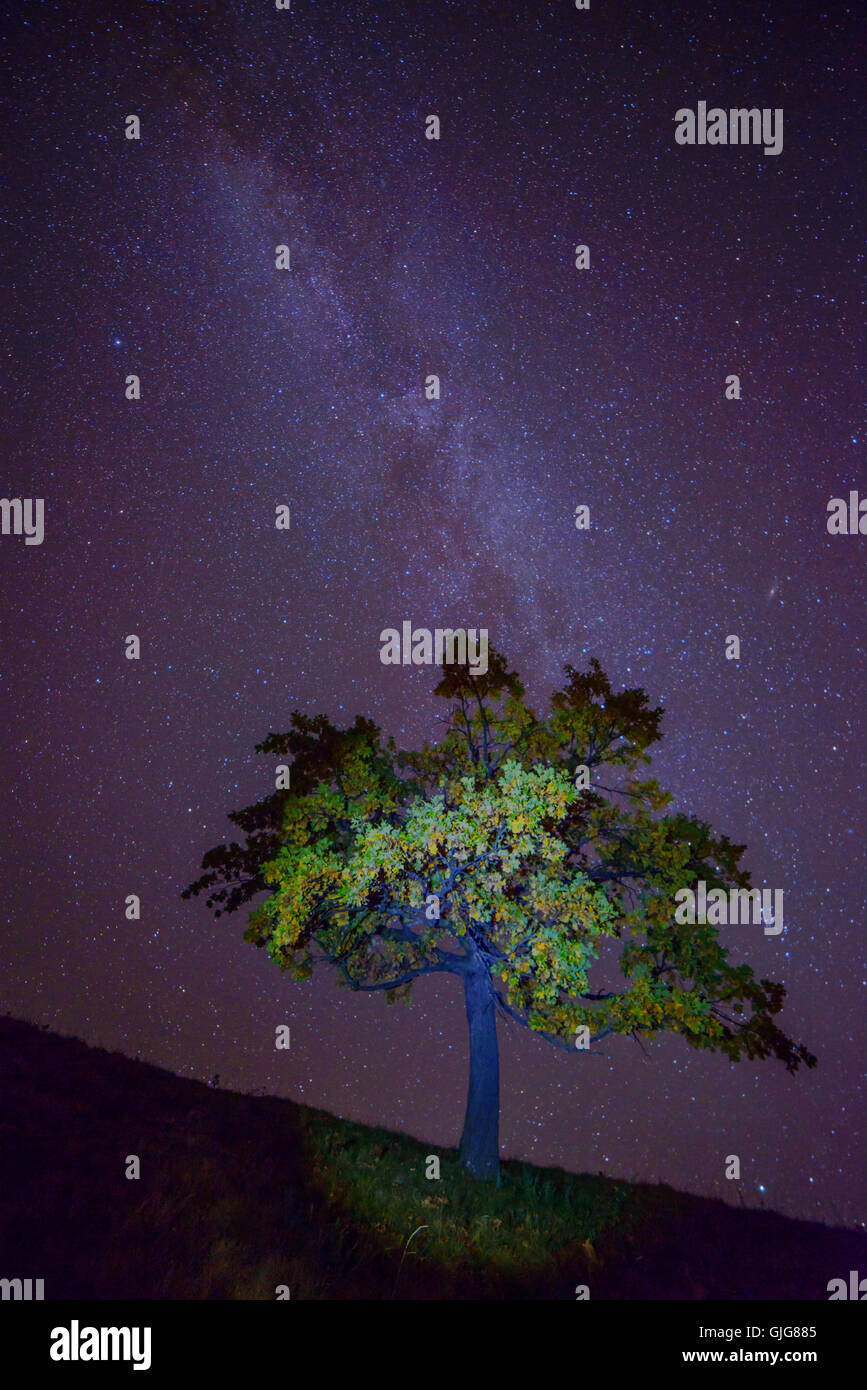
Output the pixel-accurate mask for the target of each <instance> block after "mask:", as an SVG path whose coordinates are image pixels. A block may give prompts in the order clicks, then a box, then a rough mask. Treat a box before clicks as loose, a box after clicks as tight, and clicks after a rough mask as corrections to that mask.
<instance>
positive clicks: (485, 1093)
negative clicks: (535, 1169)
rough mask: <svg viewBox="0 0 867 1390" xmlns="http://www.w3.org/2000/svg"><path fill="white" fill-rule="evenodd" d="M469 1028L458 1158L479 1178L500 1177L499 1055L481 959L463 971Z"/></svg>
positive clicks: (491, 1000)
mask: <svg viewBox="0 0 867 1390" xmlns="http://www.w3.org/2000/svg"><path fill="white" fill-rule="evenodd" d="M464 995H465V999H466V1007H467V1023H468V1024H469V1030H470V1085H469V1091H468V1093H467V1112H466V1116H465V1118H464V1132H463V1134H462V1135H461V1146H460V1159H461V1163H462V1164H463V1165H464V1167H465V1168H466V1169H467V1171H468V1172H469V1173H470V1174H471V1175H472V1176H473V1177H474V1178H477V1179H480V1180H481V1181H498V1180H499V1176H500V1139H499V1133H500V1058H499V1052H498V1049H497V1021H496V1015H495V1012H494V991H493V986H492V984H491V977H490V975H489V973H488V971H487V969H486V968H485V966H484V965H482V964H481V962H477V963H475V964H474V965H473V967H472V968H470V969H469V970H467V971H466V973H465V974H464Z"/></svg>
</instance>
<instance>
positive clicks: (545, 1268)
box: [0, 1018, 867, 1300]
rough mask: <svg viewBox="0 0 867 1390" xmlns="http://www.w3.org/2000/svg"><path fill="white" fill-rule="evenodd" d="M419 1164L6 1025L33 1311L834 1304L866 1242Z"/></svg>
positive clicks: (398, 1151) (0, 1135) (287, 1109)
mask: <svg viewBox="0 0 867 1390" xmlns="http://www.w3.org/2000/svg"><path fill="white" fill-rule="evenodd" d="M431 1152H437V1151H436V1150H434V1149H433V1148H432V1146H431V1145H429V1144H428V1145H424V1144H421V1143H418V1142H417V1141H415V1140H413V1139H410V1138H407V1137H406V1136H404V1135H401V1134H392V1133H389V1132H388V1131H386V1130H380V1129H370V1128H367V1127H366V1126H364V1125H356V1124H350V1123H348V1122H345V1121H342V1120H338V1119H337V1118H336V1117H334V1116H332V1115H329V1114H327V1113H325V1112H323V1111H317V1110H313V1109H310V1108H309V1107H306V1106H303V1105H297V1104H295V1103H294V1102H292V1101H289V1100H280V1099H276V1098H268V1097H265V1098H260V1097H254V1096H244V1095H238V1094H236V1093H234V1092H230V1091H221V1090H217V1089H212V1088H210V1087H208V1086H206V1085H204V1084H202V1083H201V1082H198V1081H189V1080H185V1079H183V1078H180V1077H177V1076H174V1075H172V1073H170V1072H167V1071H163V1070H161V1069H160V1068H158V1067H154V1066H150V1065H148V1064H146V1063H144V1062H138V1061H133V1060H131V1059H130V1058H128V1057H125V1056H123V1055H121V1054H119V1053H109V1052H106V1051H104V1050H102V1049H100V1048H91V1047H88V1046H87V1045H86V1044H84V1043H82V1042H79V1041H77V1040H76V1039H72V1038H62V1037H59V1036H57V1035H56V1034H52V1033H49V1032H46V1031H44V1030H42V1029H40V1028H37V1027H34V1026H33V1025H31V1024H28V1023H22V1022H19V1021H16V1020H13V1019H9V1018H5V1019H0V1277H13V1276H20V1277H33V1278H44V1279H45V1294H46V1298H54V1299H64V1298H76V1299H77V1298H98V1299H122V1298H160V1299H273V1298H274V1297H275V1289H276V1287H277V1286H278V1285H287V1286H288V1287H289V1288H290V1290H291V1297H292V1298H293V1299H295V1298H301V1299H319V1300H328V1299H365V1298H367V1299H391V1298H397V1299H409V1298H412V1299H444V1298H449V1299H454V1298H461V1299H574V1297H575V1286H576V1285H578V1284H581V1283H587V1284H588V1285H589V1286H590V1290H591V1297H592V1298H594V1299H597V1298H601V1299H715V1298H722V1299H735V1298H747V1299H773V1298H789V1299H791V1298H804V1299H827V1292H826V1285H827V1282H828V1280H829V1279H831V1278H834V1277H837V1276H841V1275H842V1276H845V1275H846V1274H847V1272H848V1271H849V1270H850V1269H855V1268H861V1269H864V1268H867V1238H865V1236H864V1235H863V1234H862V1233H859V1232H854V1231H846V1230H840V1229H833V1228H830V1227H825V1226H821V1225H817V1224H814V1223H810V1222H805V1221H793V1220H790V1219H788V1218H786V1217H782V1216H779V1215H776V1214H775V1213H773V1212H757V1211H749V1210H740V1209H736V1208H733V1207H729V1206H727V1205H725V1204H724V1203H722V1202H718V1201H710V1200H706V1199H703V1198H698V1197H692V1196H688V1195H685V1194H683V1193H679V1192H676V1191H674V1190H673V1189H671V1188H668V1187H664V1186H649V1185H641V1184H630V1183H624V1182H618V1181H615V1180H612V1179H608V1178H603V1177H585V1176H579V1175H575V1174H570V1173H565V1172H563V1171H561V1170H560V1169H541V1168H535V1167H533V1166H532V1165H530V1164H525V1163H516V1162H507V1163H505V1164H504V1166H503V1181H502V1184H501V1186H500V1187H499V1188H498V1189H494V1188H490V1187H484V1188H481V1187H479V1186H478V1185H476V1184H473V1183H472V1182H470V1181H468V1180H467V1179H466V1178H464V1177H463V1176H462V1174H461V1172H460V1170H459V1168H458V1166H457V1162H456V1155H455V1153H454V1151H450V1150H442V1151H439V1156H440V1159H441V1164H442V1177H441V1179H440V1181H431V1180H429V1179H427V1178H426V1177H425V1158H426V1156H427V1154H429V1153H431ZM131 1154H136V1155H138V1156H139V1158H140V1159H141V1177H140V1179H139V1180H137V1181H131V1180H129V1179H127V1178H126V1177H125V1162H126V1158H127V1156H128V1155H131ZM419 1227H422V1228H423V1229H421V1230H418V1229H417V1228H419ZM413 1232H415V1234H414V1235H413ZM411 1236H412V1240H411V1242H410V1243H409V1245H407V1242H408V1241H409V1239H410V1237H411Z"/></svg>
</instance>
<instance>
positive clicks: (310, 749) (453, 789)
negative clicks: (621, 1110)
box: [183, 651, 816, 1178]
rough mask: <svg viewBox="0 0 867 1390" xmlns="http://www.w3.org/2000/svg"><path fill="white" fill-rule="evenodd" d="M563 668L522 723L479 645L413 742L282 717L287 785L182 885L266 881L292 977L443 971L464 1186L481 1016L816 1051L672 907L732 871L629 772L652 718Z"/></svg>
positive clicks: (491, 1049) (479, 1152) (259, 913)
mask: <svg viewBox="0 0 867 1390" xmlns="http://www.w3.org/2000/svg"><path fill="white" fill-rule="evenodd" d="M565 670H566V677H567V684H566V685H565V687H564V688H563V689H562V690H561V691H559V692H558V693H557V694H555V695H554V696H553V697H552V700H551V707H550V711H549V713H548V714H547V715H546V716H545V717H544V718H539V717H538V716H537V715H536V714H535V712H534V711H533V710H532V709H531V708H529V706H528V705H527V704H526V702H525V699H524V688H523V686H522V685H521V683H520V681H519V680H518V678H517V676H516V675H515V673H514V672H512V671H509V670H508V668H507V665H506V662H505V660H504V659H503V657H502V656H501V655H499V654H498V653H496V652H494V651H491V653H490V654H489V666H488V672H487V673H486V674H485V675H473V674H472V673H471V672H470V669H469V668H468V667H466V666H458V665H456V666H452V667H450V668H448V670H447V673H446V675H445V676H444V678H443V679H442V680H441V681H440V683H439V685H438V686H437V687H436V691H435V693H436V694H437V695H438V696H441V697H442V698H443V699H445V700H448V701H449V702H450V704H451V710H450V713H449V715H448V717H447V719H446V721H445V723H446V731H445V735H444V737H443V738H442V740H441V741H440V742H438V743H436V744H434V745H433V746H428V745H425V746H424V747H423V748H422V750H421V751H420V752H413V753H410V752H402V751H400V750H398V748H397V747H396V745H395V742H394V740H393V739H388V741H387V742H383V740H382V738H381V735H380V730H379V729H378V728H377V727H376V725H375V724H373V723H371V721H370V720H368V719H364V718H361V717H357V718H356V720H355V723H354V724H353V725H352V727H351V728H348V729H342V730H341V729H337V728H336V727H335V726H334V725H333V724H331V723H330V722H329V720H328V719H327V718H325V717H324V716H321V715H320V716H317V717H316V718H309V717H307V716H305V715H303V714H300V713H295V714H293V715H292V719H291V731H290V732H289V733H286V734H269V735H268V737H267V738H266V739H265V740H264V742H263V743H261V744H259V745H257V751H258V752H261V753H265V754H268V755H271V756H273V755H276V756H277V757H278V758H291V760H292V761H291V788H290V789H286V790H280V791H277V792H275V793H274V794H273V795H271V796H269V797H267V798H266V799H264V800H262V801H259V802H257V803H256V804H255V805H254V806H250V807H247V808H246V810H243V811H236V812H234V813H232V814H231V815H230V817H229V819H230V820H231V821H233V822H234V824H235V825H237V826H238V827H240V829H241V830H242V831H243V832H244V834H245V836H246V839H245V841H244V843H243V844H239V843H237V842H236V843H233V844H230V845H223V846H221V847H219V848H217V849H212V850H210V851H209V852H208V853H207V854H206V855H205V858H204V860H203V861H202V868H203V870H204V871H205V872H204V874H203V876H202V877H201V878H200V879H198V880H197V881H196V882H195V883H193V884H191V885H190V887H189V888H187V889H185V891H184V894H183V896H184V897H186V898H189V897H191V896H193V895H195V894H199V893H205V894H207V899H206V901H207V904H208V906H209V907H211V908H212V909H214V911H215V914H216V916H218V917H219V916H220V915H221V914H222V913H223V912H234V911H236V910H237V909H238V908H240V907H242V906H243V905H244V904H246V903H249V902H251V900H252V899H253V898H254V897H256V896H257V895H259V894H260V893H262V892H265V891H267V892H268V897H267V898H266V899H265V900H264V901H262V902H261V903H260V904H259V905H258V906H256V907H255V909H254V910H252V911H251V912H250V916H249V923H250V924H249V927H248V929H247V931H246V932H245V938H246V939H247V940H248V941H252V942H254V943H255V945H257V946H265V947H267V950H268V954H269V955H270V956H271V958H272V959H273V960H275V961H276V962H277V964H278V965H280V966H282V967H283V969H285V970H288V971H289V972H290V974H291V975H292V976H294V978H295V979H298V980H306V979H308V978H309V977H310V975H311V973H312V969H313V963H314V960H315V959H316V957H317V954H318V955H319V957H320V958H324V959H325V960H328V961H330V962H332V963H333V964H334V965H336V966H337V967H338V969H339V971H340V975H341V976H342V979H343V980H344V981H345V982H346V984H347V985H349V986H350V987H351V988H352V989H358V990H385V991H386V997H387V999H388V1000H389V1002H392V1001H394V1000H395V999H397V998H400V997H403V996H405V995H407V994H408V993H409V991H410V989H411V987H412V983H413V981H414V980H416V979H417V978H418V977H419V976H420V975H431V974H434V973H435V972H440V971H445V972H447V973H450V974H453V975H458V976H460V977H461V979H462V980H463V984H464V994H465V999H466V1012H467V1021H468V1024H469V1037H470V1079H469V1093H468V1098H467V1109H466V1119H465V1122H464V1130H463V1135H462V1138H461V1145H460V1155H461V1160H462V1162H463V1163H464V1165H465V1166H466V1168H467V1169H468V1170H469V1172H470V1173H471V1174H472V1175H473V1176H474V1177H476V1178H495V1177H497V1175H498V1169H499V1141H498V1127H499V1059H498V1052H497V1028H496V1019H497V1015H498V1014H500V1015H502V1016H503V1017H506V1018H510V1019H514V1020H516V1021H517V1022H518V1023H522V1024H524V1025H525V1026H526V1027H528V1028H531V1029H532V1030H533V1031H534V1032H535V1033H538V1034H540V1035H541V1036H542V1037H544V1038H546V1039H548V1040H549V1041H550V1042H552V1043H554V1044H556V1045H558V1046H560V1047H563V1048H566V1049H568V1050H570V1051H574V1050H575V1048H576V1046H577V1047H588V1046H589V1047H592V1045H593V1044H594V1043H596V1042H597V1041H598V1040H599V1039H600V1038H603V1037H605V1036H606V1035H607V1034H609V1033H627V1034H630V1035H631V1036H632V1037H633V1038H636V1039H639V1038H640V1036H641V1035H642V1034H645V1035H653V1034H655V1033H660V1032H672V1033H679V1034H681V1035H682V1036H683V1037H684V1038H685V1039H686V1041H687V1042H688V1043H689V1044H690V1045H691V1046H692V1047H696V1048H713V1049H716V1050H717V1051H720V1052H722V1053H724V1054H725V1055H726V1056H728V1057H730V1058H732V1059H733V1060H737V1059H739V1058H742V1057H750V1058H758V1057H777V1058H779V1059H780V1060H781V1061H783V1062H785V1064H786V1067H787V1068H788V1070H789V1071H790V1072H794V1071H796V1070H797V1068H798V1067H799V1066H800V1065H801V1064H802V1063H803V1064H806V1065H807V1066H808V1067H812V1066H815V1063H816V1059H815V1058H814V1057H813V1056H811V1054H810V1053H809V1052H808V1051H807V1050H806V1048H805V1047H803V1046H802V1045H799V1044H795V1043H793V1042H791V1041H790V1040H789V1039H788V1038H787V1037H786V1036H785V1035H784V1034H783V1033H782V1032H781V1031H780V1029H779V1028H778V1027H777V1025H776V1023H775V1022H774V1016H775V1015H776V1014H778V1013H779V1012H780V1009H781V1007H782V1004H783V1000H784V998H785V990H784V988H783V986H782V985H780V984H774V983H772V982H771V981H769V980H756V979H755V977H754V975H753V972H752V970H751V969H750V968H749V966H746V965H737V966H735V965H732V964H730V963H729V959H728V952H727V951H726V950H725V949H724V948H723V947H722V946H721V945H720V942H719V940H718V936H717V932H716V929H715V928H714V927H713V926H710V925H695V926H692V925H679V924H678V922H677V921H676V920H675V893H676V892H677V890H678V889H681V888H684V887H694V886H695V885H697V884H698V882H700V881H701V880H704V882H705V883H706V884H707V887H708V890H710V889H711V888H722V889H723V890H726V889H728V888H729V887H737V888H740V889H748V888H749V886H750V881H749V876H748V875H747V874H746V873H745V872H744V871H743V870H742V869H741V868H740V867H739V860H740V858H741V856H742V854H743V851H744V846H743V845H734V844H732V843H730V841H729V840H728V838H727V837H726V836H724V835H722V836H716V835H714V834H713V833H712V831H711V829H710V827H709V826H708V825H706V824H704V823H703V822H702V821H700V820H698V819H696V818H695V817H693V816H687V815H682V814H677V813H670V812H668V811H667V810H666V807H667V806H668V805H669V803H670V801H671V796H670V794H669V793H667V792H664V791H662V790H661V789H660V787H659V785H658V783H657V782H656V781H655V780H653V779H645V780H641V779H640V778H639V776H638V775H637V774H638V772H639V770H640V769H641V767H642V765H645V764H648V763H649V762H650V758H649V756H648V754H647V749H648V748H649V747H650V746H651V745H652V744H654V743H656V742H658V740H659V738H660V733H659V725H660V719H661V715H662V710H661V709H650V708H649V706H648V702H647V696H646V695H645V693H644V691H642V690H639V689H635V690H623V691H621V692H620V693H619V694H615V693H614V691H612V688H611V684H610V682H609V680H608V679H607V677H606V676H605V674H604V672H603V671H602V669H601V667H600V665H599V663H598V662H597V661H595V660H593V661H591V662H590V665H589V669H588V670H587V671H586V672H584V673H579V672H578V671H576V670H575V669H574V668H573V667H571V666H567V667H566V668H565ZM603 777H604V783H605V784H603V780H602V779H603ZM608 783H610V785H607V784H608ZM681 915H682V914H681ZM594 964H595V966H596V971H595V972H594V973H596V974H601V978H597V979H596V980H595V987H594V986H593V985H591V983H590V972H591V969H592V968H593V967H594Z"/></svg>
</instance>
